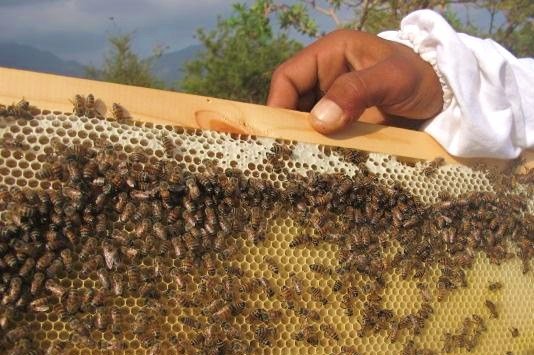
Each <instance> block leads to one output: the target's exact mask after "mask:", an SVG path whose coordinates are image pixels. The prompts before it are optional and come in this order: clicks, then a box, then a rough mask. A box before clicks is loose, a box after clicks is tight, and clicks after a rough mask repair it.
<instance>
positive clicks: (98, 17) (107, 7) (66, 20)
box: [0, 0, 252, 64]
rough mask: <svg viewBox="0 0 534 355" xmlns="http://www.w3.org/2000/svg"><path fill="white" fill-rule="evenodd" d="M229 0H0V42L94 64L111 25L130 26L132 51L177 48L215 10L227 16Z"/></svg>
mask: <svg viewBox="0 0 534 355" xmlns="http://www.w3.org/2000/svg"><path fill="white" fill-rule="evenodd" d="M232 2H233V1H230V0H0V41H12V42H18V43H22V44H27V45H31V46H34V47H37V48H39V49H43V50H49V51H53V52H55V53H56V54H57V55H59V56H60V57H62V58H65V59H74V60H77V61H80V62H82V63H84V64H89V63H93V64H98V63H99V62H100V61H101V59H102V56H103V54H104V52H105V49H106V37H107V36H108V34H109V33H111V32H113V31H116V30H117V29H120V30H121V31H123V32H129V31H135V46H136V50H137V51H138V52H139V53H140V54H142V55H148V54H150V53H151V50H152V48H153V47H154V46H155V45H165V46H167V45H168V46H170V50H176V49H181V48H183V47H186V46H188V45H191V44H195V43H197V42H196V40H195V38H194V34H195V30H196V29H197V28H199V27H204V28H213V27H214V26H215V24H216V21H217V15H222V16H227V15H229V14H230V12H231V3H232ZM242 2H247V3H251V2H252V1H251V0H245V1H242ZM110 17H113V18H114V20H113V21H111V20H110V19H109V18H110Z"/></svg>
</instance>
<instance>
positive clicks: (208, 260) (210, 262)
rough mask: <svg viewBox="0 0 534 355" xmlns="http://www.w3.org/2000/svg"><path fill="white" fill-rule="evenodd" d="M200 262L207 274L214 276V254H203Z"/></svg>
mask: <svg viewBox="0 0 534 355" xmlns="http://www.w3.org/2000/svg"><path fill="white" fill-rule="evenodd" d="M202 260H203V261H204V265H205V267H206V270H207V272H208V275H211V276H213V275H215V271H216V264H215V256H214V254H211V253H210V254H204V256H203V258H202Z"/></svg>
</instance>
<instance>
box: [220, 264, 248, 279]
mask: <svg viewBox="0 0 534 355" xmlns="http://www.w3.org/2000/svg"><path fill="white" fill-rule="evenodd" d="M224 272H225V273H226V274H227V275H231V276H236V277H243V275H244V274H245V273H244V272H243V270H241V268H239V267H238V266H234V265H225V266H224Z"/></svg>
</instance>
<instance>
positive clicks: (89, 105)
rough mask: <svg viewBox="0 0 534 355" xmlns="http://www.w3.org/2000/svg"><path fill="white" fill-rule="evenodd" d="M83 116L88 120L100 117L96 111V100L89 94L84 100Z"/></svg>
mask: <svg viewBox="0 0 534 355" xmlns="http://www.w3.org/2000/svg"><path fill="white" fill-rule="evenodd" d="M85 116H87V117H89V118H93V117H99V116H100V114H99V113H98V111H97V110H96V100H95V96H94V95H93V94H89V95H87V97H86V98H85Z"/></svg>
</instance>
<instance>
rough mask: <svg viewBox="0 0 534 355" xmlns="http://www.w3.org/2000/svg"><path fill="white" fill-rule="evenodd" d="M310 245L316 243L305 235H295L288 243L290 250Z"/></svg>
mask: <svg viewBox="0 0 534 355" xmlns="http://www.w3.org/2000/svg"><path fill="white" fill-rule="evenodd" d="M310 245H314V246H316V245H317V242H316V241H315V240H314V239H313V238H312V237H310V236H309V235H307V234H300V235H297V236H296V237H295V238H293V240H292V241H291V242H290V243H289V247H290V248H297V247H300V246H310Z"/></svg>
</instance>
